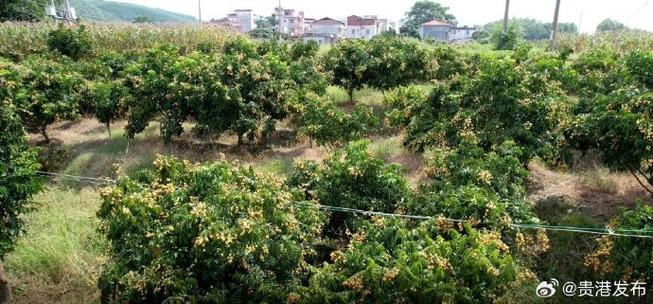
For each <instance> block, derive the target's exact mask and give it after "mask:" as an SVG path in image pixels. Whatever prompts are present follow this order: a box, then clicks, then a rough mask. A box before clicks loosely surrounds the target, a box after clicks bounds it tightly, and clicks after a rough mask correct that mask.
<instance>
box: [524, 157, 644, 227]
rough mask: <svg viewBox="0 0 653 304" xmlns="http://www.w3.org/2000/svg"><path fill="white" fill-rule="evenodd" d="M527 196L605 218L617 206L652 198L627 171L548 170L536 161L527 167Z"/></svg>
mask: <svg viewBox="0 0 653 304" xmlns="http://www.w3.org/2000/svg"><path fill="white" fill-rule="evenodd" d="M529 169H530V172H531V177H530V180H529V182H530V183H529V187H528V188H529V189H528V190H529V198H530V199H531V200H532V201H533V202H535V203H536V204H546V203H547V202H552V201H558V202H559V201H563V202H565V203H567V204H569V205H571V206H573V207H575V208H577V209H579V211H581V212H583V213H585V214H587V215H589V216H591V217H592V218H594V219H597V220H599V221H601V222H605V221H607V220H609V219H611V218H613V217H614V216H616V215H617V214H619V209H620V208H621V207H625V208H633V207H634V206H635V204H636V202H637V201H642V202H645V203H652V202H653V198H652V197H651V195H650V194H649V193H648V192H646V191H645V190H644V189H642V187H641V186H640V185H639V184H638V183H637V181H636V180H635V178H633V177H632V176H630V175H627V174H619V173H607V172H605V171H602V170H593V171H587V172H583V173H561V172H556V171H551V170H548V169H546V168H544V167H543V166H541V165H539V164H532V165H531V166H530V167H529Z"/></svg>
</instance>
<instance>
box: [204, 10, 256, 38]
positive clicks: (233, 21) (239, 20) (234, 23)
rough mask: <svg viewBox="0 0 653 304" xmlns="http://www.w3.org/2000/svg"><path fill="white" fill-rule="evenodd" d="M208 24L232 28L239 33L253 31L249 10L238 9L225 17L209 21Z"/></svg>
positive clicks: (252, 18) (252, 19)
mask: <svg viewBox="0 0 653 304" xmlns="http://www.w3.org/2000/svg"><path fill="white" fill-rule="evenodd" d="M209 23H210V24H214V25H217V26H223V27H228V28H233V29H236V30H238V31H239V32H241V33H247V32H249V31H251V30H253V29H254V13H252V10H249V9H239V10H235V11H234V12H233V13H231V14H228V15H227V17H224V18H220V19H211V21H209Z"/></svg>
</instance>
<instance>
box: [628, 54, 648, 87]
mask: <svg viewBox="0 0 653 304" xmlns="http://www.w3.org/2000/svg"><path fill="white" fill-rule="evenodd" d="M626 66H627V67H628V70H629V71H630V73H631V74H632V75H633V77H634V78H635V79H636V80H637V81H639V82H641V83H643V84H645V85H646V86H647V87H648V88H649V89H650V90H653V52H651V51H635V52H632V53H630V54H628V56H627V57H626Z"/></svg>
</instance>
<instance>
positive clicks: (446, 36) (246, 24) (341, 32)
mask: <svg viewBox="0 0 653 304" xmlns="http://www.w3.org/2000/svg"><path fill="white" fill-rule="evenodd" d="M260 18H272V20H274V24H271V25H269V27H268V28H265V29H267V30H270V31H274V32H277V33H282V34H285V35H288V37H290V38H291V39H294V40H304V41H310V40H312V41H316V42H317V43H318V44H332V43H336V42H338V40H341V39H371V38H372V37H374V36H376V35H379V34H382V33H384V32H388V31H394V32H398V31H399V28H398V24H397V23H396V22H389V21H388V19H384V18H379V17H378V16H374V15H364V16H357V15H351V16H349V17H347V18H345V19H341V20H338V19H333V18H329V17H324V18H321V19H314V18H307V17H306V16H305V15H304V12H303V11H297V10H294V9H284V8H281V7H277V8H276V9H275V10H274V13H273V14H272V16H270V17H263V16H257V15H255V14H254V12H253V11H252V10H250V9H237V10H235V11H234V12H233V13H231V14H228V15H227V16H226V17H224V18H220V19H211V21H209V23H210V24H213V25H216V26H222V27H227V28H232V29H234V30H237V31H239V32H241V33H249V32H251V31H253V30H255V29H257V25H256V24H257V22H256V20H257V19H260ZM477 30H478V27H476V26H474V27H467V26H465V27H457V26H455V25H452V24H450V23H447V22H445V21H443V20H431V21H429V22H426V23H424V24H422V25H421V26H420V29H419V35H420V38H421V39H422V40H437V41H442V42H446V43H453V42H465V41H469V40H471V39H472V35H473V34H474V32H476V31H477Z"/></svg>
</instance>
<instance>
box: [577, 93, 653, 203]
mask: <svg viewBox="0 0 653 304" xmlns="http://www.w3.org/2000/svg"><path fill="white" fill-rule="evenodd" d="M652 104H653V93H651V92H646V91H644V92H642V91H641V90H640V89H638V88H636V87H624V88H622V89H619V90H617V91H615V92H613V93H611V94H609V95H599V96H597V97H596V98H595V100H594V103H593V105H592V107H591V109H590V112H589V113H588V114H584V115H579V116H578V119H577V120H576V122H575V125H573V126H572V127H571V128H570V130H569V131H568V134H567V138H568V141H569V142H570V144H571V145H572V146H573V147H576V148H579V149H589V148H595V149H598V150H599V151H600V152H601V159H602V160H603V162H604V163H605V164H606V165H608V166H609V167H611V168H613V169H617V170H624V171H630V172H632V173H633V174H634V175H635V176H636V177H637V178H638V179H639V178H640V176H641V177H643V178H644V179H645V182H648V183H649V184H650V185H653V164H651V163H650V162H649V160H650V159H652V158H653V154H652V151H651V150H650V147H651V145H652V143H653V119H652V117H651V111H650V109H651V105H652ZM642 183H643V182H642ZM649 191H650V190H649Z"/></svg>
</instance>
